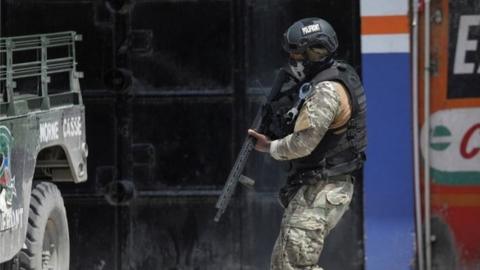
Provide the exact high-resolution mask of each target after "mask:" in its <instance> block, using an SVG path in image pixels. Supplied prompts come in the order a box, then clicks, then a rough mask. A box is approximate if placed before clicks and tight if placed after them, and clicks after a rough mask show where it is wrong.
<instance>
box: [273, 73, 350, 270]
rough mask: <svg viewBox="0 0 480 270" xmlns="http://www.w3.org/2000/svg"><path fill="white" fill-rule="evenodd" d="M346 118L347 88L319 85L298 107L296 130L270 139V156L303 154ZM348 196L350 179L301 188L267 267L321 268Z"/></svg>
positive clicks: (288, 269) (290, 269) (276, 269)
mask: <svg viewBox="0 0 480 270" xmlns="http://www.w3.org/2000/svg"><path fill="white" fill-rule="evenodd" d="M349 117H350V105H349V104H348V97H347V94H346V90H345V88H343V86H342V85H340V84H338V83H336V82H328V81H325V82H321V83H318V84H317V85H315V86H314V88H313V90H312V92H311V93H310V94H309V96H308V97H307V99H306V100H305V103H304V105H303V106H302V109H301V111H300V114H299V116H298V118H297V120H296V122H295V128H294V132H293V133H292V134H290V135H288V136H286V137H284V138H282V139H280V140H275V141H273V142H272V143H271V146H270V154H271V155H272V157H274V158H275V159H278V160H290V159H296V158H300V157H304V156H307V155H309V154H310V153H311V152H312V150H313V149H315V147H316V146H317V145H318V144H319V143H320V141H321V140H322V138H323V136H324V135H325V133H326V132H327V131H328V129H331V128H333V127H335V126H337V127H338V126H342V125H343V124H344V123H346V121H348V118H349ZM312 177H319V176H312ZM352 194H353V184H352V182H351V181H338V179H320V181H318V182H317V184H314V185H304V186H302V187H301V188H300V189H299V190H298V191H297V192H296V194H295V196H294V197H293V199H292V200H291V201H290V203H289V204H288V207H287V208H286V209H285V213H284V216H283V220H282V224H281V228H280V234H279V236H278V238H277V241H276V243H275V246H274V250H273V254H272V260H271V267H270V269H271V270H300V269H302V270H303V269H315V270H319V269H322V268H320V267H319V266H317V265H316V264H317V261H318V259H319V257H320V253H321V251H322V248H323V243H324V239H325V237H326V235H327V234H328V233H329V232H330V230H331V229H333V228H334V227H335V225H336V224H337V222H338V221H339V220H340V218H341V217H342V215H343V214H344V213H345V211H346V210H347V209H348V205H349V204H350V201H351V199H352Z"/></svg>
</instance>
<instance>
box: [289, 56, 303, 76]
mask: <svg viewBox="0 0 480 270" xmlns="http://www.w3.org/2000/svg"><path fill="white" fill-rule="evenodd" d="M289 66H290V70H291V71H292V73H293V75H294V76H295V78H297V79H298V80H299V81H301V80H303V79H305V66H304V65H303V63H302V62H299V61H293V60H291V61H290V63H289Z"/></svg>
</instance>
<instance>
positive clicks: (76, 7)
mask: <svg viewBox="0 0 480 270" xmlns="http://www.w3.org/2000/svg"><path fill="white" fill-rule="evenodd" d="M1 3H2V6H1V7H2V25H1V30H2V35H20V34H31V33H37V32H52V31H63V30H74V31H76V32H78V33H81V34H83V41H82V43H81V44H79V45H78V47H77V59H78V62H79V65H78V70H81V71H83V72H84V74H85V78H84V79H82V81H81V84H82V90H83V97H84V103H85V107H86V125H87V142H88V145H89V149H90V155H89V160H88V181H87V182H86V183H84V184H80V185H71V184H63V185H61V188H62V192H63V194H64V195H65V202H66V206H67V211H68V215H69V222H70V224H69V225H70V233H71V236H70V239H71V243H72V255H71V269H103V270H110V269H112V270H113V269H115V270H120V269H208V270H214V269H222V270H223V269H267V268H268V264H269V257H270V252H271V249H272V247H273V244H274V241H275V238H276V235H277V233H278V228H279V223H280V220H281V217H282V211H283V210H282V209H281V207H280V206H279V205H278V203H277V191H278V188H279V187H280V186H281V185H282V184H283V181H284V179H283V178H284V174H283V173H281V172H279V171H278V170H277V169H276V166H277V164H276V163H275V162H274V161H273V160H271V159H270V158H268V157H266V156H262V155H258V154H255V155H254V156H253V158H252V160H251V162H250V163H249V165H248V174H249V175H251V176H252V177H253V178H255V179H256V180H257V187H256V189H255V190H245V189H239V192H238V193H237V196H236V197H235V200H234V202H233V204H232V205H230V206H229V208H228V210H227V212H226V214H225V215H224V216H223V218H222V222H221V223H220V224H216V223H214V222H213V217H214V215H215V208H214V204H215V202H216V199H217V196H218V195H219V193H220V191H221V188H222V186H223V184H224V181H225V179H226V177H227V174H228V172H229V169H230V167H231V165H232V163H233V161H234V159H235V155H236V153H237V151H238V149H239V147H240V145H241V143H242V140H243V138H244V137H245V130H246V128H247V127H248V125H249V124H250V121H251V120H252V118H253V117H254V114H255V112H256V110H257V109H258V105H259V104H260V102H261V99H262V98H263V94H264V91H267V90H268V89H269V88H270V86H271V83H272V80H273V77H274V74H273V70H274V69H275V68H277V67H279V66H280V65H282V64H284V63H285V60H286V54H285V53H284V52H283V51H282V49H281V38H282V34H283V31H285V29H286V28H287V27H288V26H289V25H290V24H291V23H292V22H293V21H295V20H298V19H299V18H301V17H307V16H309V17H310V16H320V17H323V18H325V19H326V20H328V21H330V22H331V23H332V25H333V26H334V27H335V29H336V30H337V32H338V36H339V40H340V48H339V53H338V56H339V57H340V58H342V59H345V60H348V61H349V62H351V63H352V64H353V66H355V67H357V68H358V67H359V66H360V37H359V31H360V29H359V4H358V1H348V0H340V1H338V0H336V1H311V0H281V1H269V0H256V1H252V0H250V1H244V0H205V1H190V0H188V1H187V0H185V1H182V0H178V1H177V0H141V1H140V0H137V1H135V0H82V1H75V0H4V1H2V2H1ZM357 190H358V191H359V192H357V197H356V198H355V202H354V205H353V207H352V210H351V211H349V212H348V214H347V217H346V218H345V219H344V220H342V222H341V224H340V225H339V226H338V228H337V229H336V230H335V231H334V233H333V234H332V235H331V236H329V240H328V244H327V246H326V249H325V252H324V255H323V257H322V258H321V260H322V265H324V266H325V267H326V268H327V269H328V268H331V269H362V267H363V252H362V250H363V239H362V237H363V236H362V222H363V221H362V213H361V209H362V205H361V203H362V202H361V194H360V192H361V186H360V185H357ZM352 224H354V225H352ZM352 228H353V229H352ZM340 250H341V251H340Z"/></svg>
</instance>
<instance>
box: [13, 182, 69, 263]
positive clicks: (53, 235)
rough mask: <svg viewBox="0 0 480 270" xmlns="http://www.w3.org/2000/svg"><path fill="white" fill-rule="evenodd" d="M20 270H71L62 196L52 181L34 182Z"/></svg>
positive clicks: (20, 256)
mask: <svg viewBox="0 0 480 270" xmlns="http://www.w3.org/2000/svg"><path fill="white" fill-rule="evenodd" d="M33 186H34V187H33V189H32V196H31V199H30V212H29V216H28V228H27V237H26V239H25V246H24V248H23V249H22V250H21V251H20V253H19V260H20V269H25V270H47V269H48V270H68V268H69V262H70V242H69V241H70V240H69V236H68V223H67V215H66V211H65V206H64V205H63V199H62V195H61V194H60V191H59V190H58V188H57V186H56V185H54V184H52V183H49V182H42V181H38V182H34V183H33Z"/></svg>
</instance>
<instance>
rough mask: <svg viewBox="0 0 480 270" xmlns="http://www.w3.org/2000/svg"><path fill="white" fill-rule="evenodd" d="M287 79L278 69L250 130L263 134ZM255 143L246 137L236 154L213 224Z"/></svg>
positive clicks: (282, 70) (219, 214)
mask: <svg viewBox="0 0 480 270" xmlns="http://www.w3.org/2000/svg"><path fill="white" fill-rule="evenodd" d="M287 79H288V73H287V72H286V71H285V70H284V69H280V71H279V72H278V73H277V76H276V77H275V81H274V83H273V86H272V89H271V90H270V93H269V95H268V97H267V100H266V101H265V103H264V104H263V106H261V107H260V109H259V110H258V113H257V115H256V116H255V120H254V121H253V124H252V129H254V130H256V131H258V132H260V133H264V132H265V130H266V128H267V127H268V126H269V125H270V121H271V119H270V118H271V117H270V114H271V103H272V101H273V100H274V99H275V98H276V97H277V95H278V94H279V93H280V90H281V89H282V85H283V84H284V83H285V82H286V80H287ZM255 143H256V140H255V139H254V138H253V137H251V136H247V137H246V138H245V141H244V143H243V145H242V148H241V149H240V153H239V154H238V156H237V159H236V160H235V163H234V165H233V167H232V169H231V170H230V173H229V175H228V178H227V181H226V183H225V186H224V187H223V191H222V194H220V197H219V198H218V201H217V203H216V205H215V208H217V213H216V215H215V218H214V220H215V222H218V221H220V218H221V216H222V214H223V213H224V212H225V210H226V209H227V206H228V204H229V202H230V200H231V198H232V196H233V194H234V193H235V188H236V187H237V184H238V182H239V179H240V176H241V174H242V171H243V169H244V168H245V165H246V163H247V161H248V158H249V156H250V154H251V152H252V150H253V148H254V146H255Z"/></svg>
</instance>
